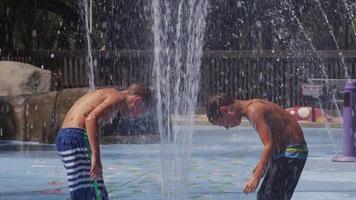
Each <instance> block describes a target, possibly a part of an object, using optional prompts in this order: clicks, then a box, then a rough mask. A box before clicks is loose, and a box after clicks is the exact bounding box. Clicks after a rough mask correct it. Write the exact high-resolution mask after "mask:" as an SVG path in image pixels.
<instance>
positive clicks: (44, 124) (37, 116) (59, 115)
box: [26, 88, 89, 143]
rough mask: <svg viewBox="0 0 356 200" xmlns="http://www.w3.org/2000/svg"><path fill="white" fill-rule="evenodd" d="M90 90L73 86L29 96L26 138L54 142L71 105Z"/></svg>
mask: <svg viewBox="0 0 356 200" xmlns="http://www.w3.org/2000/svg"><path fill="white" fill-rule="evenodd" d="M88 91H89V90H88V89H87V88H73V89H65V90H61V91H59V92H49V93H46V94H41V95H35V96H31V97H28V99H27V102H26V123H27V125H26V134H27V136H28V137H26V139H27V140H30V141H39V142H43V143H53V142H54V141H55V138H56V134H57V131H58V129H59V128H60V127H61V125H62V122H63V120H64V117H65V115H66V113H67V112H68V110H69V109H70V107H71V106H72V105H73V104H74V102H75V101H76V100H77V99H79V97H81V96H83V95H84V94H85V93H87V92H88Z"/></svg>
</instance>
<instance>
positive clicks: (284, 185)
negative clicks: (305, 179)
mask: <svg viewBox="0 0 356 200" xmlns="http://www.w3.org/2000/svg"><path fill="white" fill-rule="evenodd" d="M207 117H208V119H209V121H210V122H211V123H213V124H214V125H218V126H224V127H225V128H227V129H228V128H230V127H234V126H238V125H239V124H240V123H241V118H242V117H244V118H247V119H248V120H249V121H250V123H251V124H252V126H253V127H254V128H255V130H256V131H257V133H258V135H259V137H260V139H261V141H262V143H263V145H264V148H263V151H262V154H261V157H260V160H259V162H258V164H257V166H256V167H255V168H254V170H253V172H252V176H251V177H250V179H249V180H248V181H247V183H246V185H245V188H244V192H245V193H250V192H254V191H255V190H256V188H257V187H258V184H259V182H260V179H261V178H262V177H263V176H264V174H265V176H264V179H263V183H262V185H261V187H260V189H259V191H258V194H257V199H259V200H267V199H268V200H288V199H291V198H292V195H293V192H294V189H295V187H296V186H297V183H298V180H299V177H300V175H301V173H302V170H303V168H304V164H305V162H306V159H307V156H308V148H307V144H306V142H305V139H304V135H303V132H302V129H301V128H300V126H299V125H298V123H297V122H296V120H294V119H293V117H292V116H291V115H290V114H289V113H288V112H286V111H285V110H284V109H283V108H281V107H280V106H278V105H276V104H274V103H272V102H268V101H264V100H260V99H252V100H246V101H242V100H237V99H233V98H232V97H231V96H229V95H227V94H224V93H222V94H217V95H213V96H210V97H209V99H208V104H207ZM265 172H266V173H265Z"/></svg>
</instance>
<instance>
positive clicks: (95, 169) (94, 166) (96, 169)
mask: <svg viewBox="0 0 356 200" xmlns="http://www.w3.org/2000/svg"><path fill="white" fill-rule="evenodd" d="M102 174H103V171H102V165H101V160H100V159H95V158H93V159H92V161H91V169H90V172H89V175H90V178H92V179H98V178H100V177H101V176H102Z"/></svg>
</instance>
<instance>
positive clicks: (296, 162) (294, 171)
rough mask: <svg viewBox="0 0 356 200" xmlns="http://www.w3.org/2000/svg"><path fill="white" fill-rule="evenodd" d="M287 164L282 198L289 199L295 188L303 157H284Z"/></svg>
mask: <svg viewBox="0 0 356 200" xmlns="http://www.w3.org/2000/svg"><path fill="white" fill-rule="evenodd" d="M286 160H287V161H286V162H288V163H287V166H288V167H286V169H287V170H286V171H287V172H286V174H285V176H286V178H285V179H286V182H285V184H284V185H283V187H284V197H285V198H284V199H288V200H289V199H291V198H292V196H293V193H294V190H295V188H296V187H297V184H298V181H299V178H300V175H301V174H302V171H303V168H304V165H305V162H306V160H305V159H291V158H286Z"/></svg>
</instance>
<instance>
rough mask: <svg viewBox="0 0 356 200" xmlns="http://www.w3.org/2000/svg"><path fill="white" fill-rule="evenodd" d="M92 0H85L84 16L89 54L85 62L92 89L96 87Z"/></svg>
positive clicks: (83, 2)
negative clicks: (92, 40) (92, 47)
mask: <svg viewBox="0 0 356 200" xmlns="http://www.w3.org/2000/svg"><path fill="white" fill-rule="evenodd" d="M92 3H93V2H92V0H83V1H82V4H83V16H84V31H85V42H86V47H87V56H86V59H85V63H86V66H87V69H88V79H89V87H90V89H91V90H94V89H95V82H94V67H93V55H92V52H91V37H90V33H91V32H92V29H91V27H92V23H93V22H92V17H91V16H92Z"/></svg>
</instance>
